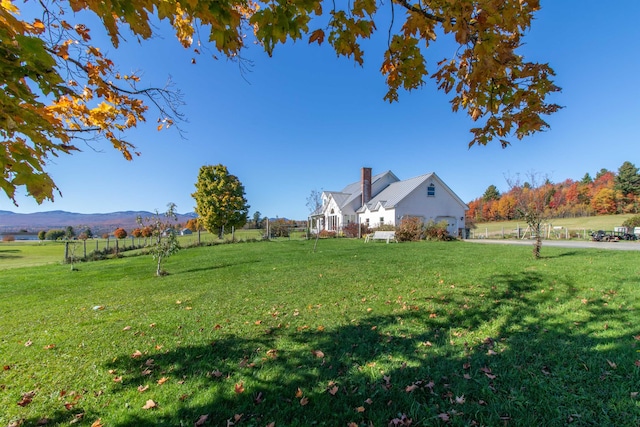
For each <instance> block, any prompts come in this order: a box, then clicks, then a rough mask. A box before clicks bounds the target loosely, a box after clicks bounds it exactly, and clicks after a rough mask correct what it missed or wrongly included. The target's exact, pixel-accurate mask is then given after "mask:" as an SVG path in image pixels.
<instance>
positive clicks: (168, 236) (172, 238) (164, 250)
mask: <svg viewBox="0 0 640 427" xmlns="http://www.w3.org/2000/svg"><path fill="white" fill-rule="evenodd" d="M177 220H178V217H177V215H176V205H175V203H169V204H168V205H167V211H166V212H165V213H164V214H160V213H159V212H158V211H157V210H156V213H155V215H153V216H151V217H147V218H141V217H138V224H140V226H141V227H142V229H143V230H145V229H146V230H150V231H151V236H150V237H151V243H150V245H149V246H150V249H149V250H150V253H151V255H152V256H153V259H154V260H156V276H164V275H166V274H167V272H166V271H165V270H163V269H162V262H163V261H164V260H165V259H166V258H168V257H170V256H171V255H173V254H174V253H176V252H178V251H179V250H180V244H179V243H178V238H177V236H176V233H175V229H176V226H177Z"/></svg>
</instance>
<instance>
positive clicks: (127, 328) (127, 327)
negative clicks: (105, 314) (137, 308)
mask: <svg viewBox="0 0 640 427" xmlns="http://www.w3.org/2000/svg"><path fill="white" fill-rule="evenodd" d="M130 329H131V326H125V327H124V328H122V330H123V331H128V330H130Z"/></svg>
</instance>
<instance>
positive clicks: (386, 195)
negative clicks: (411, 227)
mask: <svg viewBox="0 0 640 427" xmlns="http://www.w3.org/2000/svg"><path fill="white" fill-rule="evenodd" d="M433 175H434V174H433V172H432V173H428V174H425V175H420V176H416V177H415V178H410V179H406V180H404V181H397V182H394V183H392V184H390V185H389V186H388V187H387V188H385V189H384V190H382V191H381V192H380V193H378V194H377V195H376V196H375V197H374V198H372V199H371V200H370V201H369V203H367V207H368V208H369V210H375V209H376V205H377V204H378V203H379V204H380V205H382V206H384V207H385V209H386V208H392V207H394V206H396V205H397V204H398V203H399V202H400V201H401V200H402V199H404V198H405V197H407V196H408V195H409V194H410V193H411V192H412V191H413V190H415V189H416V188H418V186H419V185H420V184H422V183H423V182H425V181H426V180H427V179H429V178H431V177H432V176H433ZM360 211H362V209H360V210H359V212H360Z"/></svg>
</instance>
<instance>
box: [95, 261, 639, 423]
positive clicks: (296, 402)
mask: <svg viewBox="0 0 640 427" xmlns="http://www.w3.org/2000/svg"><path fill="white" fill-rule="evenodd" d="M484 284H485V285H486V286H484V287H483V289H485V291H484V292H485V294H484V296H480V294H479V293H478V290H477V289H465V290H464V291H462V292H458V293H455V294H453V293H452V294H451V295H449V296H448V297H447V298H445V299H442V300H439V301H438V302H437V305H436V306H435V309H433V307H434V306H433V301H426V300H425V299H424V298H423V297H421V299H420V298H416V299H415V300H413V301H409V302H403V305H402V306H400V305H398V307H399V308H398V309H396V310H393V313H391V314H387V315H382V316H375V315H371V316H366V317H364V318H361V319H359V320H358V321H354V322H348V321H347V322H344V323H343V324H342V325H341V326H338V327H336V328H326V329H321V328H320V329H319V328H311V327H305V326H306V325H299V326H298V327H297V328H296V327H293V326H292V327H290V328H285V327H282V326H279V325H277V324H275V323H274V324H273V325H267V324H265V325H264V328H265V329H264V332H261V333H257V334H256V333H251V332H249V333H247V335H246V336H244V335H243V336H239V335H233V334H227V333H225V331H224V328H222V329H220V330H215V329H212V332H211V334H210V338H211V340H210V342H208V343H207V344H199V345H184V346H181V347H179V348H176V349H172V350H169V351H163V350H162V349H159V350H158V351H155V352H153V351H152V352H148V353H147V354H144V355H140V357H137V356H136V357H132V355H131V353H128V354H125V353H123V354H121V355H119V356H118V357H117V358H115V359H113V358H110V360H109V361H108V362H106V368H107V369H109V370H110V371H111V372H113V375H114V378H116V379H118V378H120V379H121V380H119V381H118V382H114V383H113V385H112V388H111V390H108V391H107V392H106V393H105V394H107V395H109V394H111V393H114V394H125V395H126V396H127V398H128V399H129V400H130V402H131V404H130V406H129V407H128V408H116V410H115V414H113V415H114V419H113V420H112V421H111V422H109V424H110V425H118V426H132V425H136V426H152V425H153V426H155V425H160V424H163V425H193V423H194V422H196V420H198V419H199V417H200V416H202V415H207V417H208V418H207V422H206V425H227V423H228V422H229V423H235V424H236V425H256V426H263V425H267V424H268V423H270V422H273V421H277V423H276V425H283V424H284V425H288V426H298V425H299V426H303V425H304V426H307V425H326V426H336V425H346V424H347V423H349V422H354V423H356V425H369V423H371V424H372V425H376V426H377V425H383V426H384V425H408V424H402V423H403V422H405V423H406V422H408V421H406V420H408V419H411V420H412V424H411V425H438V424H448V425H508V426H530V425H546V426H561V425H566V424H572V425H584V426H586V425H616V426H637V425H638V420H640V407H639V406H638V405H637V402H636V401H634V400H633V398H632V397H630V396H631V393H633V392H634V391H635V392H637V391H638V390H636V389H634V387H636V388H637V387H638V384H639V381H640V375H639V373H638V367H636V366H634V351H635V350H634V349H633V338H632V337H631V336H627V335H624V334H620V335H619V336H616V334H615V333H614V334H611V333H606V332H607V327H606V325H611V327H616V328H620V330H622V331H624V330H625V328H626V327H628V325H629V322H631V316H633V314H632V312H630V311H624V310H618V309H616V306H615V304H608V302H609V301H608V300H607V299H606V298H605V297H606V294H603V296H602V298H600V299H598V300H593V301H590V302H589V301H587V303H585V304H584V307H583V309H582V310H580V313H578V314H576V316H578V317H575V320H573V318H572V314H571V313H569V314H568V315H567V316H564V317H562V318H559V317H558V316H553V315H549V314H548V313H547V311H548V310H550V308H552V307H555V306H556V305H558V304H569V303H570V302H571V300H573V299H576V298H580V297H581V295H578V294H576V291H574V290H572V289H573V284H572V283H562V282H558V279H557V278H549V277H544V276H543V275H541V274H539V273H536V272H523V273H515V274H505V275H497V276H491V277H487V278H486V279H485V280H484ZM553 287H555V288H556V289H560V288H563V289H564V292H563V293H562V295H563V299H562V300H558V299H557V298H556V296H555V294H556V293H554V292H553V290H552V289H550V288H553ZM486 289H488V290H489V291H486ZM481 301H484V302H481ZM427 306H430V307H432V309H427V308H426V307H427ZM580 316H581V317H580ZM581 319H584V320H581ZM594 319H598V321H597V322H596V321H594ZM487 325H490V326H488V327H487ZM599 325H602V329H598V326H599ZM614 325H615V326H614ZM261 326H262V325H261ZM478 330H482V332H481V333H480V334H484V335H479V333H478V332H477V331H478ZM487 331H491V333H490V334H489V333H485V332H487ZM609 332H610V331H609ZM139 387H142V388H141V390H144V391H143V392H140V391H139V389H138V388H139ZM146 387H148V389H147V388H146ZM149 399H151V400H153V401H154V402H156V403H157V404H158V407H157V408H155V409H149V410H144V409H142V406H143V405H144V404H145V402H146V401H147V400H149ZM106 411H109V414H110V415H111V412H112V409H111V408H107V409H105V412H106ZM403 417H404V418H403ZM394 423H395V424H394ZM474 423H475V424H474Z"/></svg>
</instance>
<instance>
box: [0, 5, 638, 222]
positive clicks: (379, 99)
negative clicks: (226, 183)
mask: <svg viewBox="0 0 640 427" xmlns="http://www.w3.org/2000/svg"><path fill="white" fill-rule="evenodd" d="M541 4H542V10H541V11H540V12H539V13H538V14H537V15H536V19H535V21H534V22H533V25H532V28H531V29H530V31H529V33H528V34H527V36H526V38H525V42H526V45H525V46H524V47H523V48H522V49H521V53H523V54H524V55H525V57H526V58H527V59H528V60H530V61H539V62H549V63H550V65H551V66H552V67H553V68H554V69H555V71H556V74H557V75H556V79H555V81H556V84H557V85H559V86H561V87H562V89H563V90H562V92H561V93H559V94H557V95H554V98H553V101H554V102H556V103H558V104H560V105H562V106H564V107H565V108H564V109H563V110H561V111H560V112H559V113H557V114H555V115H553V116H551V117H549V118H548V122H549V124H550V125H551V130H549V131H547V132H545V133H541V134H538V135H535V136H533V137H529V138H526V139H524V140H522V141H518V140H517V139H514V140H513V144H512V146H511V147H509V148H507V149H502V148H500V146H499V145H498V144H494V145H489V146H486V147H472V148H470V149H469V148H468V142H469V141H470V139H471V134H470V133H469V132H468V130H469V129H470V128H471V127H473V122H472V121H471V119H470V118H468V116H466V115H465V114H464V113H453V112H452V111H451V107H450V105H449V103H448V98H447V97H446V96H445V95H444V94H442V93H440V92H438V91H437V90H436V87H435V82H434V81H433V80H431V79H428V80H427V81H426V84H425V85H424V86H423V88H422V89H421V90H418V91H414V92H411V93H401V94H400V102H399V103H394V104H389V103H387V102H386V101H384V100H383V96H384V94H385V91H386V90H385V84H384V77H383V76H382V75H381V74H380V73H379V67H380V63H381V60H382V52H383V50H384V47H385V45H386V31H385V30H384V28H385V26H386V23H382V22H380V23H378V27H379V30H381V31H380V33H379V34H378V35H377V36H376V37H374V38H373V39H372V40H371V41H369V42H367V43H366V44H365V46H364V49H365V64H364V67H359V66H357V65H354V63H353V61H351V60H349V59H346V58H337V57H336V55H335V53H333V51H332V50H331V48H330V47H329V46H322V47H318V46H317V45H313V46H312V45H308V44H307V43H306V42H297V43H288V44H287V45H285V46H278V47H277V48H276V51H275V53H274V55H273V57H272V58H269V57H268V56H267V55H266V54H265V53H264V52H263V51H261V50H260V49H259V48H257V47H252V48H250V49H249V50H248V51H247V52H246V53H245V58H246V59H248V60H250V61H252V63H253V65H252V67H251V70H250V71H249V72H248V73H242V72H241V71H240V70H239V67H238V65H237V64H236V63H234V62H231V61H227V60H226V59H223V58H222V57H221V56H220V55H218V56H219V57H220V58H221V59H220V60H217V61H216V60H213V59H211V58H210V54H211V53H212V52H209V54H207V53H206V52H205V53H204V54H202V55H200V56H197V57H196V64H191V58H192V57H194V55H193V53H192V52H191V51H189V50H185V49H183V48H182V47H181V46H180V45H179V44H178V42H177V41H176V40H175V38H174V37H173V36H172V34H171V32H170V31H164V30H163V29H164V28H165V27H164V26H160V29H161V30H163V31H162V37H157V38H156V39H154V40H151V41H143V42H142V43H141V44H138V43H137V42H136V41H134V38H133V37H130V39H131V42H129V43H126V44H124V45H123V46H121V48H119V49H117V50H116V49H115V48H113V47H111V46H107V45H106V44H104V43H99V42H98V43H97V44H100V45H102V46H105V47H104V49H103V50H106V51H107V52H109V54H110V55H111V56H112V57H113V58H114V59H116V60H117V61H118V63H119V64H120V71H121V72H122V73H128V72H131V71H138V70H140V71H142V72H143V78H144V81H145V82H148V83H149V84H151V85H162V84H163V83H164V82H165V81H166V79H167V77H168V76H171V77H172V80H173V81H174V83H175V85H176V87H177V88H179V89H180V90H181V91H182V92H183V95H184V101H185V102H186V105H185V106H184V107H183V108H182V111H183V113H184V114H185V115H186V116H187V118H188V122H186V123H182V124H181V127H182V129H183V130H184V131H185V136H186V139H181V137H180V135H179V134H178V133H177V132H176V131H175V130H165V131H162V132H158V131H157V130H156V123H155V118H156V117H155V116H154V115H153V114H150V115H149V120H150V121H149V122H148V123H147V124H146V125H143V126H142V127H140V128H138V129H136V130H135V131H134V132H132V133H131V135H130V140H131V141H132V142H133V143H134V144H136V146H137V148H138V150H139V151H141V152H142V155H141V157H137V158H135V159H134V160H133V161H132V162H127V161H126V160H124V159H123V158H122V156H121V155H120V154H119V153H118V152H116V151H115V150H113V149H112V148H110V147H109V146H107V144H106V143H104V142H98V143H94V144H93V145H92V146H91V147H90V146H85V145H81V148H82V150H83V151H82V152H81V153H76V154H74V155H72V156H63V157H59V158H54V159H53V160H52V161H51V164H50V165H49V167H48V171H49V173H50V174H51V175H52V177H53V179H54V180H55V181H56V183H57V184H58V186H59V188H60V189H61V191H62V197H60V196H57V197H56V199H55V201H54V202H53V203H51V202H45V203H43V204H41V205H38V204H37V203H35V202H34V201H32V200H30V199H29V198H28V197H25V196H24V191H23V190H22V191H21V192H20V193H19V196H18V197H17V200H18V203H19V207H15V206H14V205H13V204H12V203H11V201H10V200H9V199H7V198H6V197H5V196H4V195H2V196H0V210H10V211H13V212H22V213H29V212H39V211H49V210H65V211H70V212H80V213H100V212H112V211H120V210H148V211H153V210H155V209H158V210H160V211H162V210H163V209H164V208H165V207H166V205H167V203H169V202H174V203H176V205H177V207H178V211H179V212H181V213H185V212H190V211H193V210H194V206H195V202H194V200H193V198H192V197H191V193H193V191H194V189H195V186H194V184H195V182H196V179H197V175H198V169H199V168H200V166H203V165H208V164H218V163H222V164H224V165H226V166H227V167H228V168H229V171H230V172H231V173H233V174H235V175H237V176H238V178H239V179H240V181H241V182H242V183H243V184H244V186H245V190H246V197H247V199H248V202H249V204H250V205H251V208H250V215H252V214H253V212H255V211H256V210H258V211H260V212H261V213H262V215H263V216H270V217H276V216H278V217H287V218H295V219H304V218H306V217H307V215H308V210H307V207H306V206H305V204H306V198H307V197H308V196H309V194H310V192H311V191H312V190H314V189H315V190H319V191H320V190H340V189H342V188H343V187H344V186H345V185H346V184H348V183H351V182H354V181H357V180H358V179H359V174H360V168H361V167H363V166H367V167H371V168H373V173H374V174H376V173H380V172H383V171H386V170H392V171H393V172H394V173H395V174H396V175H397V176H398V177H399V178H400V179H406V178H411V177H414V176H417V175H422V174H424V173H429V172H435V173H436V174H437V175H439V176H440V177H441V178H442V179H443V180H444V181H445V182H446V183H447V184H448V185H449V186H450V187H451V188H452V189H453V190H454V191H455V192H456V193H457V194H458V195H459V196H460V197H461V198H462V200H464V201H465V202H469V201H471V200H473V199H475V198H477V197H479V196H481V195H482V194H483V193H484V191H485V190H486V188H487V187H488V186H489V185H492V184H493V185H495V186H497V187H498V189H499V190H501V191H505V190H507V189H508V186H507V183H506V180H505V177H514V176H515V175H517V174H521V175H525V174H527V173H530V172H535V173H537V174H542V175H546V176H548V177H549V178H550V179H551V180H552V181H554V182H559V181H563V180H565V179H567V178H571V179H576V180H577V179H581V178H582V177H583V176H584V174H585V173H587V172H588V173H590V174H591V176H594V175H595V174H596V173H597V172H598V171H599V170H600V169H601V168H606V169H609V170H613V171H617V169H618V168H619V167H620V165H621V164H622V163H623V162H624V161H631V162H632V163H634V164H635V165H636V166H640V147H638V138H639V137H638V135H639V130H640V129H639V128H640V120H639V119H638V116H639V115H640V89H639V87H640V85H639V83H638V78H637V70H638V69H640V42H639V40H640V26H638V25H637V23H636V22H635V21H636V20H637V17H638V16H640V2H638V1H637V0H623V1H619V2H616V3H615V6H614V7H608V8H606V10H604V9H603V6H602V1H595V0H585V1H581V2H569V1H558V0H542V1H541ZM94 27H95V25H94ZM98 33H99V31H98V28H93V33H92V34H93V36H94V39H95V38H96V37H98V36H99V34H98ZM433 47H434V49H433V50H430V51H429V53H428V55H427V58H428V61H429V63H428V64H427V68H428V70H429V71H435V64H436V62H437V61H438V60H440V59H443V58H444V57H445V56H447V57H449V56H450V55H451V53H452V49H454V46H453V45H452V44H451V43H450V42H449V41H447V40H446V39H442V40H439V41H438V43H437V47H436V46H433Z"/></svg>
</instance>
